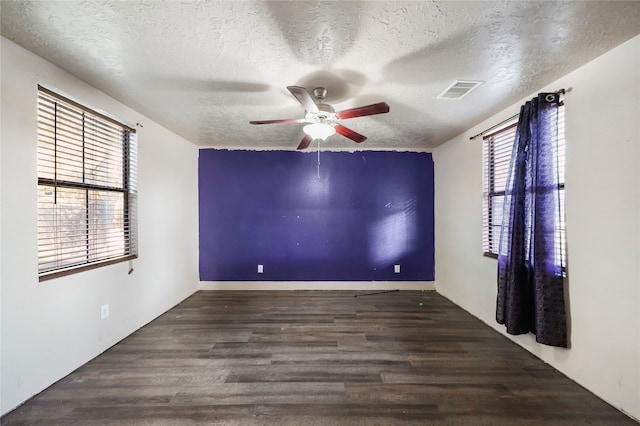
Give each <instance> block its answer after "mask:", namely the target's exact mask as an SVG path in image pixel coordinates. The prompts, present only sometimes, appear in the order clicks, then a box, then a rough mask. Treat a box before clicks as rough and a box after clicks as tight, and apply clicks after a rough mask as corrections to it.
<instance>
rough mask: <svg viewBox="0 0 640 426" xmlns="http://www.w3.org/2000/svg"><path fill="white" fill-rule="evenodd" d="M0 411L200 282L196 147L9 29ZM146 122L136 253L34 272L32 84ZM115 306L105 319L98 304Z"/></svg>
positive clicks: (5, 78) (4, 48)
mask: <svg viewBox="0 0 640 426" xmlns="http://www.w3.org/2000/svg"><path fill="white" fill-rule="evenodd" d="M1 43H2V44H1V54H2V86H1V87H2V92H1V93H2V104H1V113H2V115H1V126H2V130H1V138H2V144H1V149H2V156H1V157H0V158H1V161H2V163H1V165H2V167H1V184H2V186H1V190H2V192H1V200H2V203H1V216H0V217H1V221H2V222H1V232H2V234H1V235H2V240H1V254H2V257H1V263H0V264H1V265H2V269H1V292H0V301H1V311H0V312H1V314H2V324H1V329H0V330H1V334H0V344H1V351H0V354H1V359H0V361H1V364H2V365H1V370H0V373H1V382H2V383H1V387H0V389H1V395H0V396H1V410H0V411H1V413H3V414H4V413H6V412H8V411H10V410H11V409H13V408H14V407H16V406H17V405H18V404H20V403H21V402H23V401H25V400H26V399H27V398H29V397H30V396H32V395H34V394H36V393H38V392H40V391H41V390H43V389H45V388H46V387H47V386H49V385H51V384H52V383H54V382H55V381H56V380H58V379H60V378H62V377H64V376H65V375H66V374H68V373H70V372H71V371H73V370H74V369H76V368H77V367H79V366H80V365H82V364H84V363H85V362H87V361H89V360H90V359H92V358H93V357H95V356H96V355H98V354H100V353H101V352H103V351H104V350H105V349H107V348H109V347H110V346H112V345H113V344H115V343H116V342H118V341H119V340H121V339H122V338H124V337H126V336H127V335H129V334H130V333H132V332H133V331H135V330H136V329H138V328H139V327H141V326H143V325H144V324H146V323H148V322H149V321H151V320H152V319H154V318H155V317H157V316H158V315H160V314H162V313H163V312H165V311H166V310H168V309H169V308H171V307H172V306H174V305H176V304H177V303H179V302H180V301H182V300H183V299H185V298H186V297H188V296H189V295H191V294H192V293H193V292H195V291H196V289H197V284H198V276H197V271H198V263H197V262H198V216H197V215H198V211H197V208H198V199H197V196H198V194H197V186H198V179H197V167H198V163H197V148H196V146H195V145H193V144H191V143H189V142H187V141H186V140H184V139H182V138H180V137H178V136H176V135H174V134H173V133H171V132H169V131H168V130H166V129H164V128H162V127H160V126H159V125H157V124H155V123H154V122H152V121H151V120H150V119H147V118H146V117H143V116H141V115H140V114H138V113H136V112H135V111H132V110H131V109H129V108H127V107H125V106H124V105H122V104H120V103H119V102H117V101H115V100H114V99H112V98H110V97H108V96H107V95H105V94H104V93H102V92H99V91H98V90H96V89H94V88H92V87H90V86H88V85H87V84H85V83H83V82H81V81H80V80H78V79H76V78H75V77H73V76H71V75H70V74H68V73H66V72H64V71H62V70H61V69H59V68H57V67H55V66H53V65H52V64H50V63H48V62H46V61H45V60H43V59H41V58H39V57H37V56H34V55H33V54H31V53H29V52H27V51H26V50H24V49H22V48H20V47H18V46H17V45H15V44H14V43H12V42H10V41H8V40H7V39H5V38H2V40H1ZM38 83H44V84H46V85H48V86H52V87H56V88H58V89H60V90H62V91H64V92H65V93H67V94H69V95H71V96H73V97H74V98H76V99H78V100H81V101H83V102H85V103H86V104H88V105H89V106H92V107H94V108H98V109H101V110H104V111H107V112H109V113H110V114H112V115H113V116H115V117H117V118H119V119H121V120H123V121H125V122H127V123H129V124H134V125H135V124H136V123H138V122H140V123H142V124H143V125H144V128H141V129H139V132H138V149H139V154H138V191H139V211H138V220H139V258H138V259H137V260H135V261H133V267H134V269H135V271H134V272H133V273H132V274H131V275H128V274H127V271H128V264H127V263H119V264H116V265H111V266H107V267H104V268H99V269H95V270H92V271H87V272H83V273H79V274H76V275H72V276H68V277H63V278H58V279H53V280H49V281H45V282H42V283H39V282H38V276H37V238H36V228H37V226H36V225H37V221H36V219H37V217H36V201H37V174H36V95H37V84H38ZM105 303H108V304H109V305H110V316H109V317H108V318H106V319H105V320H100V305H102V304H105Z"/></svg>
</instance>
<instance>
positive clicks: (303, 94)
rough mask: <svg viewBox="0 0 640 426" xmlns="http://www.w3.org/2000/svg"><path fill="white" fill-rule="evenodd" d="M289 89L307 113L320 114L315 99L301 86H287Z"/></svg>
mask: <svg viewBox="0 0 640 426" xmlns="http://www.w3.org/2000/svg"><path fill="white" fill-rule="evenodd" d="M287 89H289V91H290V92H291V94H292V95H293V96H295V98H296V99H297V100H298V102H300V104H301V105H302V107H303V108H304V110H305V111H307V112H318V111H319V110H318V106H317V105H316V103H315V102H314V101H313V98H312V97H311V95H310V94H309V92H307V89H305V88H304V87H300V86H287Z"/></svg>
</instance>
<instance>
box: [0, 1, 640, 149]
mask: <svg viewBox="0 0 640 426" xmlns="http://www.w3.org/2000/svg"><path fill="white" fill-rule="evenodd" d="M0 13H1V15H2V16H1V18H2V21H1V29H2V35H3V36H5V37H7V38H8V39H10V40H13V41H14V42H16V43H17V44H19V45H21V46H23V47H24V48H26V49H28V50H30V51H32V52H34V53H36V54H38V55H40V56H42V57H44V58H45V59H47V60H49V61H50V62H53V63H54V64H56V65H58V66H60V67H61V68H63V69H65V70H67V71H69V72H70V73H72V74H74V75H76V76H77V77H79V78H80V79H82V80H84V81H86V82H87V83H89V84H91V85H92V86H94V87H96V88H98V89H100V90H102V91H104V92H106V93H108V94H110V95H111V96H113V97H114V98H116V99H118V100H120V101H121V102H122V103H124V104H126V105H129V106H130V107H132V108H134V109H136V110H138V111H139V112H141V113H143V114H145V115H147V116H148V117H150V118H152V119H154V120H156V121H157V122H159V123H161V124H162V125H164V126H165V127H167V128H169V129H171V130H173V131H174V132H176V133H178V134H180V135H182V136H184V137H185V138H187V139H188V140H190V141H192V142H194V143H196V144H198V145H201V146H212V147H219V148H257V149H263V148H269V149H295V147H296V146H297V144H298V142H299V141H300V139H301V137H302V130H301V125H300V124H279V125H264V126H252V125H250V124H249V121H250V120H268V119H279V118H302V117H303V116H304V111H303V110H302V108H301V107H300V105H299V104H298V102H297V101H296V100H295V98H293V97H292V96H291V95H290V94H289V92H288V91H287V90H286V86H289V85H300V86H304V87H306V88H307V89H308V90H309V91H311V90H312V89H313V88H314V87H316V86H325V87H326V88H327V89H328V91H329V93H328V96H327V99H326V101H327V102H328V103H330V104H332V105H333V106H334V107H335V108H336V110H340V109H346V108H351V107H354V106H360V105H365V104H370V103H374V102H380V101H385V102H387V103H388V104H389V105H390V107H391V112H390V113H389V114H383V115H376V116H370V117H361V118H356V119H352V120H348V121H345V122H343V124H345V125H347V126H349V127H351V128H352V129H354V130H356V131H358V132H360V133H362V134H364V135H366V136H368V138H369V139H368V140H367V141H365V142H364V143H363V144H361V145H357V146H356V145H355V144H353V142H351V141H349V140H347V139H345V138H343V137H341V136H339V135H335V136H332V137H330V138H329V139H328V140H327V141H325V142H324V146H325V147H327V148H335V149H343V148H353V147H357V148H360V149H410V150H415V149H417V150H421V149H428V148H432V147H435V146H437V145H439V144H441V143H443V142H445V141H446V140H448V139H449V138H451V137H452V136H455V135H457V134H459V133H460V132H462V131H464V130H466V129H468V128H469V127H471V126H473V125H475V124H477V123H478V122H480V121H482V120H483V119H486V118H487V117H489V116H491V115H492V114H494V113H496V112H498V111H500V110H502V109H504V108H505V107H507V106H509V105H511V104H512V103H514V102H516V101H517V100H519V99H521V98H522V97H524V96H528V95H529V94H530V93H532V92H534V91H536V90H538V89H540V88H541V87H544V86H545V85H548V84H549V83H551V82H553V81H554V80H555V79H557V78H559V77H561V76H562V75H564V74H566V73H568V72H569V71H572V70H573V69H576V68H577V67H579V66H581V65H583V64H585V63H587V62H588V61H590V60H591V59H594V58H595V57H597V56H598V55H600V54H602V53H604V52H606V51H607V50H609V49H611V48H613V47H615V46H616V45H618V44H620V43H622V42H624V41H626V40H628V39H630V38H632V37H633V36H635V35H637V34H639V33H640V2H639V1H630V2H624V1H615V2H607V1H593V2H587V1H571V2H554V1H514V2H497V1H488V2H487V1H472V2H453V1H444V2H439V1H421V2H379V1H375V2H358V1H350V2H308V1H298V2H276V1H274V2H235V1H234V2H213V1H207V2H203V1H180V2H179V1H167V2H162V1H73V2H69V1H6V0H5V1H2V2H1V6H0ZM609 77H610V76H603V78H609ZM456 79H458V80H481V81H484V84H483V85H481V86H480V87H479V88H477V89H476V90H474V91H473V92H471V93H470V94H469V95H468V96H467V97H465V98H463V99H462V100H459V101H452V100H438V99H436V96H437V95H438V94H439V93H440V92H442V91H443V90H444V89H445V88H447V86H449V84H451V83H452V82H453V81H454V80H456ZM44 83H46V82H44Z"/></svg>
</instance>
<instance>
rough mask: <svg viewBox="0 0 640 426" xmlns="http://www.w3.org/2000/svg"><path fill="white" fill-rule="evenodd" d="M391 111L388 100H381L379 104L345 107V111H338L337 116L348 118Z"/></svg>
mask: <svg viewBox="0 0 640 426" xmlns="http://www.w3.org/2000/svg"><path fill="white" fill-rule="evenodd" d="M387 112H389V105H388V104H387V103H386V102H380V103H377V104H371V105H366V106H361V107H357V108H351V109H345V110H344V111H338V112H336V117H338V118H339V119H341V120H345V119H347V118H356V117H363V116H365V115H376V114H384V113H387Z"/></svg>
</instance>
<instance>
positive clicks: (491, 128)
mask: <svg viewBox="0 0 640 426" xmlns="http://www.w3.org/2000/svg"><path fill="white" fill-rule="evenodd" d="M545 93H558V94H560V95H564V94H565V90H564V89H560V90H556V91H555V92H545ZM538 94H539V93H538ZM519 115H520V113H518V114H516V115H514V116H512V117H509V118H507V119H505V120H502V121H501V122H499V123H498V124H495V125H493V126H491V127H489V128H488V129H485V130H483V131H481V132H480V133H478V134H477V135H473V136H471V137H470V138H469V140H474V139H475V138H477V137H480V136H482V135H484V134H485V133H487V132H488V131H490V130H493V129H495V128H497V127H500V126H502V125H503V124H506V123H508V122H510V121H511V120H513V119H514V118H516V117H518V116H519Z"/></svg>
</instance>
